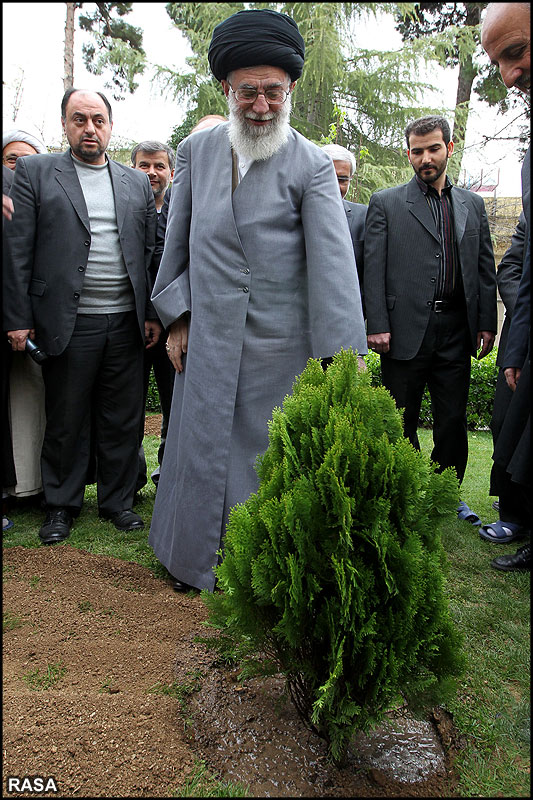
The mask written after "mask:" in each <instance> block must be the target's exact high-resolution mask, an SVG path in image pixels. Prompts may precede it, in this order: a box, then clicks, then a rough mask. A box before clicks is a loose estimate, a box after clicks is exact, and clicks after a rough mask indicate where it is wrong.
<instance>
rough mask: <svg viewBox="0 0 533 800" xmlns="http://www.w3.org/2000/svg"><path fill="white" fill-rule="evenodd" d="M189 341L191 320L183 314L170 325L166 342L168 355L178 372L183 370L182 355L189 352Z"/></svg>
mask: <svg viewBox="0 0 533 800" xmlns="http://www.w3.org/2000/svg"><path fill="white" fill-rule="evenodd" d="M188 341H189V321H188V319H187V317H186V316H185V315H182V316H181V317H180V318H179V319H177V320H176V321H175V322H173V323H172V325H171V326H170V328H169V331H168V339H167V343H166V349H167V355H168V357H169V358H170V360H171V361H172V364H173V366H174V369H175V370H176V372H183V363H182V360H181V356H182V354H183V353H186V352H187V345H188Z"/></svg>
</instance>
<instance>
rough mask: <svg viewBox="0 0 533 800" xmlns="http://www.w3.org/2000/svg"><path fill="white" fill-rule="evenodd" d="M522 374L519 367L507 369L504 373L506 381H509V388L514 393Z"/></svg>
mask: <svg viewBox="0 0 533 800" xmlns="http://www.w3.org/2000/svg"><path fill="white" fill-rule="evenodd" d="M520 372H521V370H520V368H519V367H507V369H506V370H504V371H503V374H504V375H505V380H506V381H507V386H508V387H509V389H510V390H511V391H512V392H514V391H515V389H516V385H517V383H518V380H519V378H520Z"/></svg>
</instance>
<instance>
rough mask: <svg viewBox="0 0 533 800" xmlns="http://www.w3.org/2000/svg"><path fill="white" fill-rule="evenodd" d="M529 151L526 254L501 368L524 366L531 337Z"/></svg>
mask: <svg viewBox="0 0 533 800" xmlns="http://www.w3.org/2000/svg"><path fill="white" fill-rule="evenodd" d="M529 189H530V149H528V151H527V153H526V157H525V158H524V165H523V167H522V205H523V209H524V217H525V220H526V251H525V252H526V254H525V258H524V271H523V273H522V278H521V279H520V286H519V287H518V296H517V298H516V304H515V307H514V311H513V319H512V321H511V327H510V329H509V338H508V341H507V347H506V349H505V358H504V363H503V367H504V368H505V367H519V368H520V369H522V368H523V366H524V361H525V360H526V357H527V356H528V353H529V347H530V336H531V205H530V194H529Z"/></svg>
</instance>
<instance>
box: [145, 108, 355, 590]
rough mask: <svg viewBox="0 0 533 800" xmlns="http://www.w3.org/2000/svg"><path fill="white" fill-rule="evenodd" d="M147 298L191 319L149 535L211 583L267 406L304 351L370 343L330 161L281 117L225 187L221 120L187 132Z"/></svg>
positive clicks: (260, 442)
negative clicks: (263, 151) (263, 148)
mask: <svg viewBox="0 0 533 800" xmlns="http://www.w3.org/2000/svg"><path fill="white" fill-rule="evenodd" d="M152 299H153V303H154V306H155V308H156V310H157V313H158V316H159V317H160V319H161V320H162V322H163V324H164V325H165V326H166V327H168V326H169V325H170V324H171V323H173V322H174V321H175V320H176V319H177V318H178V317H179V316H180V315H181V314H183V313H184V312H187V311H190V314H191V316H190V324H189V343H188V353H187V355H186V356H185V357H184V370H183V372H182V373H181V374H177V373H176V378H175V384H174V396H173V402H172V411H171V415H170V421H169V429H168V436H167V442H166V448H165V455H164V459H163V464H162V468H161V477H160V480H159V484H158V489H157V495H156V501H155V506H154V513H153V517H152V525H151V530H150V536H149V544H150V545H151V546H152V548H153V549H154V552H155V554H156V556H157V558H158V559H159V560H160V561H161V563H162V564H164V565H165V567H166V568H167V569H168V571H169V572H170V573H171V574H172V575H173V576H174V577H175V578H177V579H179V580H180V581H183V582H185V583H187V584H190V585H191V586H195V587H197V588H200V589H202V588H207V589H209V590H211V591H212V590H213V588H214V584H215V577H214V573H213V567H214V566H215V565H216V564H217V555H216V553H217V550H218V549H219V548H220V546H221V538H222V535H223V532H224V530H225V525H226V523H227V518H228V513H229V510H230V508H231V507H232V506H233V505H235V504H236V503H241V502H244V501H245V500H246V499H247V498H248V497H249V495H250V494H251V493H252V492H254V491H256V490H257V487H258V479H257V475H256V472H255V470H254V464H255V461H256V458H257V455H258V454H259V453H263V452H264V451H265V450H266V447H267V445H268V429H267V422H268V420H269V419H270V418H271V416H272V410H273V408H274V407H275V406H281V404H282V402H283V399H284V397H285V395H286V394H287V393H289V392H290V391H291V387H292V384H293V382H294V378H295V377H296V375H298V374H299V373H300V372H301V371H302V370H303V369H304V368H305V365H306V363H307V360H308V359H309V358H310V357H315V358H321V357H327V356H331V355H333V354H334V353H336V352H338V351H339V350H340V349H341V348H345V349H347V348H349V347H352V348H353V349H354V350H357V351H358V352H359V353H360V354H361V355H363V354H365V353H366V352H367V348H366V334H365V328H364V322H363V316H362V311H361V299H360V293H359V285H358V280H357V270H356V265H355V258H354V252H353V247H352V242H351V238H350V234H349V230H348V223H347V221H346V214H345V213H344V208H343V205H342V202H341V197H340V194H339V189H338V184H337V180H336V176H335V171H334V169H333V164H332V162H331V159H330V158H329V157H328V156H327V155H326V154H325V153H323V152H322V151H321V150H320V148H318V147H317V146H316V145H314V144H312V143H311V142H309V141H308V140H307V139H305V138H304V137H303V136H301V135H300V134H299V133H297V132H296V131H295V130H293V129H292V128H291V129H290V133H289V139H288V141H287V143H286V144H285V145H284V146H283V147H282V148H281V149H280V150H279V151H278V152H277V153H276V154H275V155H274V156H272V157H271V158H270V159H268V160H266V161H256V162H254V163H253V164H252V165H251V167H250V169H249V170H248V172H247V173H246V175H245V176H244V178H243V179H242V181H241V182H240V183H239V184H238V186H237V187H236V189H235V191H234V193H233V195H232V154H231V148H230V144H229V138H228V133H227V124H221V125H217V126H216V127H214V128H210V129H206V130H204V131H199V132H197V133H195V134H193V135H191V136H189V137H187V139H185V140H184V141H183V142H182V143H181V144H180V145H179V147H178V151H177V164H176V172H175V177H174V183H173V186H172V198H171V202H170V209H169V217H168V224H167V231H166V237H165V247H164V252H163V257H162V260H161V265H160V268H159V272H158V275H157V280H156V283H155V286H154V291H153V294H152Z"/></svg>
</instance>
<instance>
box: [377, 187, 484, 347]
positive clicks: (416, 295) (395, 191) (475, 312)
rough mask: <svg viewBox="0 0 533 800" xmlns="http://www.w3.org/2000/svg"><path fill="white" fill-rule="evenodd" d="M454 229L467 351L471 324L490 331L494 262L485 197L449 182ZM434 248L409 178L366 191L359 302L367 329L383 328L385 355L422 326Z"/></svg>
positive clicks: (411, 343) (410, 343) (415, 336)
mask: <svg viewBox="0 0 533 800" xmlns="http://www.w3.org/2000/svg"><path fill="white" fill-rule="evenodd" d="M451 195H452V203H453V213H454V224H455V235H456V239H457V246H458V251H459V258H460V262H461V276H462V282H463V288H464V293H465V301H466V314H467V321H468V328H469V333H470V346H471V347H470V351H471V354H472V355H475V354H476V352H477V350H476V340H477V333H478V331H493V332H494V333H495V332H496V330H497V306H496V268H495V265H494V254H493V251H492V242H491V238H490V231H489V223H488V219H487V214H486V211H485V204H484V202H483V199H482V198H481V197H479V195H477V194H474V193H473V192H469V191H467V190H466V189H460V188H458V187H456V186H454V187H453V188H452V191H451ZM440 258H442V249H441V244H440V240H439V236H438V233H437V229H436V226H435V222H434V220H433V216H432V214H431V210H430V208H429V206H428V204H427V201H426V198H425V196H424V194H423V193H422V191H421V190H420V188H419V186H418V183H417V181H416V177H413V178H412V180H411V181H409V183H405V184H402V185H401V186H396V187H394V188H392V189H382V190H381V191H380V192H376V193H375V194H374V195H372V197H371V198H370V203H369V205H368V212H367V216H366V226H365V276H364V290H365V306H366V315H367V331H368V334H373V333H390V334H391V342H390V351H389V353H388V354H387V355H388V356H389V357H391V358H397V359H400V360H408V359H411V358H414V356H416V354H417V353H418V351H419V349H420V345H421V344H422V339H423V338H424V334H425V332H426V329H427V326H428V322H429V315H430V313H431V305H432V302H433V300H434V295H435V285H436V282H437V277H438V272H439V264H440V261H439V259H440Z"/></svg>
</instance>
